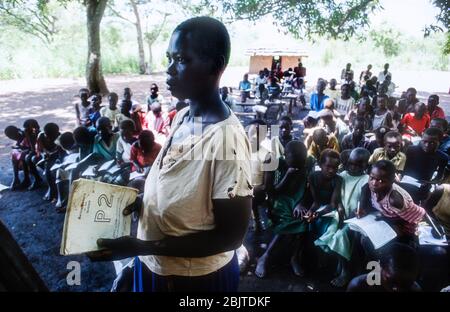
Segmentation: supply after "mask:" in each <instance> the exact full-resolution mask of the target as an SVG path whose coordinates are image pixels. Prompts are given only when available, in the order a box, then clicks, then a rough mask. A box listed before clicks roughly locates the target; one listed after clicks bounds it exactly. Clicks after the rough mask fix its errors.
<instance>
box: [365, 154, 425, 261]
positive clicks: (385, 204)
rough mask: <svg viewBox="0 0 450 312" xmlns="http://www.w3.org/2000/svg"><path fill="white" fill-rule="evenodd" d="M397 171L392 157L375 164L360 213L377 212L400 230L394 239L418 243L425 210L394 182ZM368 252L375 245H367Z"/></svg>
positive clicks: (371, 250)
mask: <svg viewBox="0 0 450 312" xmlns="http://www.w3.org/2000/svg"><path fill="white" fill-rule="evenodd" d="M396 171H397V170H396V168H395V166H394V164H393V163H392V162H390V161H389V160H380V161H378V162H376V163H375V164H374V165H373V166H372V169H371V171H370V174H369V182H368V183H367V184H366V185H365V186H364V187H363V188H362V191H361V201H360V206H359V209H358V211H357V213H356V215H357V217H359V218H361V217H364V216H365V215H367V214H369V213H372V212H374V213H376V214H377V215H378V216H377V218H378V219H381V220H384V221H385V222H387V223H388V224H389V225H390V226H391V227H392V228H393V229H394V231H395V232H396V233H397V237H396V238H395V239H394V242H395V241H398V242H401V243H405V244H409V245H411V246H413V247H415V245H416V230H417V227H418V224H419V222H420V221H421V220H422V218H423V216H424V215H425V210H424V209H423V208H422V207H420V206H418V205H416V204H415V203H414V201H413V200H412V198H411V196H410V195H409V194H408V192H407V191H405V190H404V189H403V188H401V187H400V186H398V185H397V184H395V183H394V182H395V173H396ZM389 244H391V243H389ZM389 244H388V245H389ZM383 248H385V247H382V249H383ZM366 253H367V254H368V255H371V254H372V255H373V248H369V249H367V248H366Z"/></svg>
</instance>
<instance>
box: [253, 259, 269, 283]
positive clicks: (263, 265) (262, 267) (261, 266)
mask: <svg viewBox="0 0 450 312" xmlns="http://www.w3.org/2000/svg"><path fill="white" fill-rule="evenodd" d="M266 274H267V256H264V255H263V256H261V258H259V259H258V262H257V263H256V269H255V275H256V276H257V277H259V278H264V277H266Z"/></svg>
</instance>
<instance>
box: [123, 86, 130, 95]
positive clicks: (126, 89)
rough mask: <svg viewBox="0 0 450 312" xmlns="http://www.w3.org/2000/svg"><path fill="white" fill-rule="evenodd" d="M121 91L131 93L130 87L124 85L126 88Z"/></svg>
mask: <svg viewBox="0 0 450 312" xmlns="http://www.w3.org/2000/svg"><path fill="white" fill-rule="evenodd" d="M123 93H129V94H131V89H130V88H129V87H126V88H124V89H123Z"/></svg>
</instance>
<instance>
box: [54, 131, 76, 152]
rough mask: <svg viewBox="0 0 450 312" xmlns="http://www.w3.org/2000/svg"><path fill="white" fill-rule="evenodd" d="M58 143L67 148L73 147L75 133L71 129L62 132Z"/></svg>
mask: <svg viewBox="0 0 450 312" xmlns="http://www.w3.org/2000/svg"><path fill="white" fill-rule="evenodd" d="M58 143H59V145H60V146H61V147H62V148H64V149H65V150H69V149H71V148H72V146H73V145H74V144H75V139H74V137H73V133H72V132H70V131H67V132H64V133H62V134H61V135H60V136H59V137H58Z"/></svg>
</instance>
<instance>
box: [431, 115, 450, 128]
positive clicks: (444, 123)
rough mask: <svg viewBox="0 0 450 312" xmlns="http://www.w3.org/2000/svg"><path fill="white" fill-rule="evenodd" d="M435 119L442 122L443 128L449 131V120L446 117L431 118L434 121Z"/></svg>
mask: <svg viewBox="0 0 450 312" xmlns="http://www.w3.org/2000/svg"><path fill="white" fill-rule="evenodd" d="M433 121H434V122H438V123H440V124H442V125H443V128H444V131H447V129H448V121H447V120H446V119H444V118H433V119H431V122H433Z"/></svg>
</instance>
